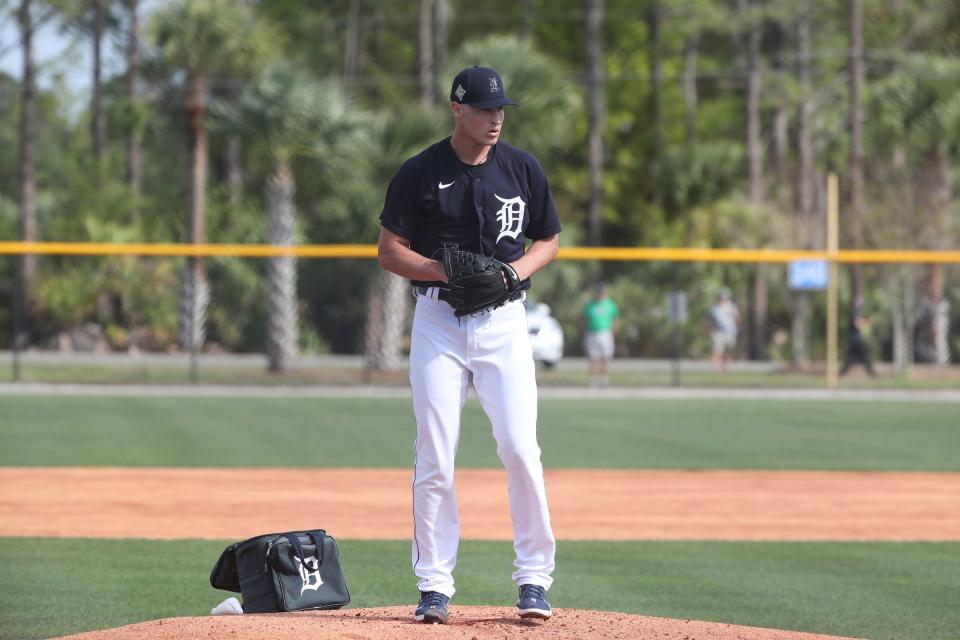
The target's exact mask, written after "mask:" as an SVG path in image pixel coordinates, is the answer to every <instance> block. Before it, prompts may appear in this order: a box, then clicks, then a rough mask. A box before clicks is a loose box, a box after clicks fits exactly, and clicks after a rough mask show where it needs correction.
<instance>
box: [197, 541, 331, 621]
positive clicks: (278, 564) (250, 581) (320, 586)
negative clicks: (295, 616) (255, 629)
mask: <svg viewBox="0 0 960 640" xmlns="http://www.w3.org/2000/svg"><path fill="white" fill-rule="evenodd" d="M210 585H211V586H213V588H215V589H225V590H227V591H235V592H237V593H240V594H242V595H243V612H244V613H270V612H274V611H303V610H304V609H339V608H340V607H342V606H343V605H345V604H348V603H349V602H350V592H349V591H347V583H346V582H345V581H344V579H343V572H342V570H341V569H340V548H339V547H338V546H337V541H336V540H334V539H333V538H331V537H330V536H328V535H327V533H326V532H325V531H324V530H322V529H316V530H313V531H296V532H290V533H268V534H266V535H262V536H256V537H254V538H250V539H249V540H244V541H243V542H235V543H233V544H231V545H230V546H228V547H227V548H226V549H224V550H223V553H222V554H220V558H219V559H218V560H217V563H216V564H215V565H214V567H213V571H211V572H210Z"/></svg>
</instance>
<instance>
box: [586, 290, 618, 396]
mask: <svg viewBox="0 0 960 640" xmlns="http://www.w3.org/2000/svg"><path fill="white" fill-rule="evenodd" d="M618 315H619V310H618V309H617V305H616V303H615V302H614V301H613V300H611V299H610V296H608V295H607V291H606V287H604V285H603V283H602V282H601V283H597V285H596V286H595V287H594V289H593V298H592V299H591V300H590V301H589V302H587V304H585V305H584V307H583V318H584V321H585V325H586V326H585V331H584V334H583V349H584V351H586V352H587V358H588V359H589V361H590V385H591V386H594V387H598V386H606V384H607V383H608V382H609V368H610V360H612V359H613V333H614V331H616V326H617V316H618Z"/></svg>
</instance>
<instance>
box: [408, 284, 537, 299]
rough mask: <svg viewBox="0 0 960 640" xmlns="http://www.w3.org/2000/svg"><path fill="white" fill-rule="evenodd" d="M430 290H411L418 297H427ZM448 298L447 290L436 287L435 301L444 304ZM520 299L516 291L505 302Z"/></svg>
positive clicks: (416, 288) (521, 292)
mask: <svg viewBox="0 0 960 640" xmlns="http://www.w3.org/2000/svg"><path fill="white" fill-rule="evenodd" d="M432 288H433V287H423V286H417V287H414V288H413V292H414V293H415V294H417V295H419V296H425V295H427V291H429V290H430V289H432ZM449 296H450V290H449V289H444V288H442V287H437V300H443V301H444V302H446V301H447V299H448V298H449ZM521 298H523V291H521V290H519V289H517V290H516V291H514V292H513V293H511V294H510V297H509V298H507V302H515V301H517V300H520V299H521Z"/></svg>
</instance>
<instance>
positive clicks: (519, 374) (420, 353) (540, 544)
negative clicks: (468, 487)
mask: <svg viewBox="0 0 960 640" xmlns="http://www.w3.org/2000/svg"><path fill="white" fill-rule="evenodd" d="M471 382H472V383H473V387H474V390H475V392H476V394H477V397H478V399H479V400H480V404H481V406H482V407H483V410H484V412H485V413H486V414H487V417H489V418H490V422H491V425H492V427H493V437H494V438H495V439H496V442H497V455H498V456H499V457H500V460H501V462H502V463H503V466H504V468H505V469H506V472H507V485H508V491H509V503H510V515H511V518H512V520H513V549H514V553H515V554H516V559H515V560H514V566H515V567H516V571H514V573H513V581H514V583H515V584H517V585H522V584H536V585H540V586H542V587H544V588H547V589H549V588H550V585H551V584H552V582H553V578H552V577H551V574H552V572H553V568H554V555H555V550H556V543H555V541H554V538H553V532H552V530H551V527H550V513H549V511H548V509H547V497H546V492H545V490H544V485H543V466H542V464H541V462H540V447H539V445H538V444H537V381H536V370H535V365H534V361H533V353H532V350H531V347H530V338H529V336H528V334H527V316H526V310H525V309H524V307H523V303H522V302H521V301H515V302H510V303H507V304H506V305H504V306H502V307H500V308H498V309H494V310H493V311H489V312H484V313H482V314H476V315H472V316H464V317H462V318H457V317H456V316H455V315H454V314H453V309H452V308H451V307H450V305H448V304H447V303H446V302H443V301H440V300H437V299H436V289H435V288H432V289H429V290H428V294H427V295H418V296H417V304H416V309H415V311H414V318H413V331H412V338H411V345H410V384H411V386H412V387H413V410H414V415H415V417H416V421H417V440H416V445H415V449H416V461H415V463H414V472H413V522H414V532H413V571H414V574H415V575H416V576H417V578H418V579H419V580H418V583H417V588H418V589H419V590H420V591H438V592H440V593H442V594H444V595H446V596H448V597H452V596H453V594H454V592H455V589H454V586H453V585H454V582H453V568H454V566H455V565H456V560H457V545H458V543H459V539H460V519H459V515H458V513H457V497H456V491H455V489H454V458H455V457H456V452H457V444H458V441H459V438H460V416H461V413H462V411H463V405H464V402H465V401H466V399H467V388H468V385H469V384H470V383H471Z"/></svg>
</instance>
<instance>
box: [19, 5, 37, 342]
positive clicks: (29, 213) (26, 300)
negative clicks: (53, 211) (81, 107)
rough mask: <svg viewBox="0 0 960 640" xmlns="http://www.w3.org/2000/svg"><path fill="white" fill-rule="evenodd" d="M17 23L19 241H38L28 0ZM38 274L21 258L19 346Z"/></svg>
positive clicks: (31, 258) (30, 260) (33, 260)
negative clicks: (19, 75)
mask: <svg viewBox="0 0 960 640" xmlns="http://www.w3.org/2000/svg"><path fill="white" fill-rule="evenodd" d="M18 19H19V22H20V45H21V50H22V52H23V88H22V92H21V96H20V212H19V213H20V240H22V241H23V242H36V240H37V185H36V178H35V176H34V166H33V152H34V148H35V147H36V143H37V141H36V118H37V87H36V80H35V78H34V63H33V24H32V18H31V15H30V0H21V2H20V9H19V12H18ZM36 273H37V257H36V255H32V254H24V255H22V256H21V257H20V286H21V287H22V289H21V291H22V293H23V295H22V298H21V300H22V304H23V309H24V325H23V327H22V329H23V333H22V334H21V335H19V336H14V340H16V341H17V344H18V345H24V346H25V343H26V342H28V341H29V335H30V332H31V330H32V329H33V320H34V316H35V313H36V298H35V296H34V280H35V279H36Z"/></svg>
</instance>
